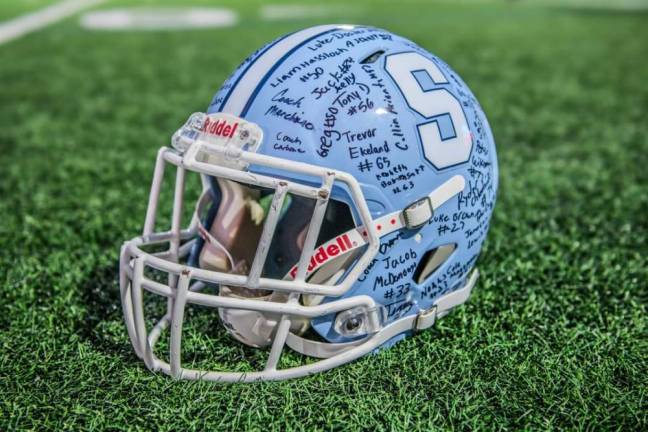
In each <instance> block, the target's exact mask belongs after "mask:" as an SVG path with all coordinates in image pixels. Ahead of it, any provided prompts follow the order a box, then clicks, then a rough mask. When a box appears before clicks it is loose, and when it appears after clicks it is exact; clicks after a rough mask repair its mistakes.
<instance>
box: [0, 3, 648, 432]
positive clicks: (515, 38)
mask: <svg viewBox="0 0 648 432" xmlns="http://www.w3.org/2000/svg"><path fill="white" fill-rule="evenodd" d="M147 3H151V4H153V2H147ZM166 3H167V4H171V2H170V1H167V2H166ZM207 3H209V2H206V1H203V2H198V3H195V4H207ZM126 4H129V2H127V1H119V2H117V1H115V2H109V3H108V5H126ZM176 4H177V3H176ZM219 4H229V6H231V7H232V8H234V9H236V10H238V11H239V12H240V13H241V21H240V22H239V24H238V25H237V26H236V27H233V28H229V29H218V30H207V31H187V32H119V33H110V32H89V31H86V30H83V29H81V28H80V27H79V26H78V20H77V19H76V18H71V19H68V20H66V21H64V22H62V23H59V24H57V25H54V26H52V27H49V28H47V29H45V30H43V31H41V32H38V33H35V34H31V35H29V36H27V37H24V38H22V39H20V40H16V41H13V42H11V43H9V44H6V45H3V46H0V245H2V247H1V248H0V345H1V347H2V349H1V350H0V430H3V431H4V430H7V431H8V430H17V429H34V430H95V429H97V430H99V429H110V430H150V429H153V430H173V431H185V430H207V429H210V430H242V429H249V430H402V429H415V430H429V429H462V430H467V429H481V430H493V429H508V430H511V429H513V430H515V429H535V430H547V429H576V430H646V429H647V428H648V414H647V413H648V409H647V405H648V403H647V391H646V389H647V388H648V385H647V384H648V379H647V376H648V375H647V372H648V371H647V361H648V347H647V341H648V337H647V333H646V322H647V321H648V320H647V318H646V300H647V291H648V290H647V285H648V282H647V277H648V270H647V267H648V258H647V255H648V216H647V214H648V156H647V155H648V122H647V121H646V118H647V115H648V84H647V81H646V79H647V78H648V76H647V75H646V73H647V71H648V14H646V13H637V12H634V13H630V12H620V11H615V10H603V9H596V10H592V9H578V8H575V7H572V8H557V7H542V6H540V5H538V4H537V3H531V4H530V5H527V4H526V3H522V2H511V3H506V2H477V3H461V4H458V5H453V4H450V3H436V2H423V1H420V2H419V1H399V2H386V1H385V2H373V3H367V2H362V3H361V2H354V3H353V5H354V6H353V8H346V9H341V10H342V11H345V12H344V13H343V14H337V15H336V14H335V12H334V14H333V15H332V16H331V17H328V18H318V19H303V20H289V21H280V22H272V23H270V22H264V21H262V20H261V19H260V18H259V14H258V12H257V11H258V9H259V6H260V4H259V3H252V2H250V3H242V2H229V3H227V2H219ZM327 4H334V3H330V2H327ZM346 4H348V3H346ZM3 7H4V13H5V14H9V15H10V14H12V13H10V12H9V11H10V10H13V9H11V8H10V7H7V6H6V5H5V6H0V14H2V13H3V12H2V11H3ZM345 14H346V15H345ZM5 16H6V15H5ZM321 21H333V22H342V21H351V22H358V23H363V24H371V25H376V26H379V27H384V28H387V29H389V30H391V31H393V32H396V33H401V34H403V35H405V36H407V37H409V38H410V39H412V40H414V41H415V42H417V43H418V44H420V45H422V46H424V47H426V48H427V49H429V50H430V51H432V52H434V53H436V54H438V55H439V56H441V57H442V58H443V59H445V60H446V61H447V62H448V63H450V64H451V65H452V66H453V67H454V68H455V69H456V70H457V71H458V72H459V73H460V74H461V75H462V76H463V78H464V79H465V80H466V81H467V82H468V84H469V85H470V87H471V88H472V89H473V91H474V92H475V93H476V95H477V96H478V98H479V100H480V102H481V103H482V105H483V107H484V109H485V111H486V113H487V114H488V116H489V119H490V122H491V125H492V128H493V131H494V134H495V138H496V142H497V145H498V153H499V162H500V174H501V181H500V191H499V195H498V202H497V206H496V209H495V216H494V219H493V222H492V225H491V231H490V234H489V238H488V240H487V242H486V245H485V249H484V251H483V254H482V256H481V258H480V260H479V263H478V266H479V268H480V269H481V272H482V277H481V279H480V281H479V284H478V286H477V288H476V289H475V291H474V295H473V297H472V298H471V300H470V302H469V303H467V304H466V305H465V306H463V307H461V308H460V309H458V310H457V311H455V312H453V313H452V314H451V315H449V316H448V317H446V318H444V319H443V320H441V321H440V322H439V323H438V325H437V326H436V327H435V328H434V329H432V330H430V331H426V332H424V333H421V334H419V335H417V337H415V338H411V339H408V340H407V341H405V342H402V343H400V344H398V345H397V346H395V347H394V348H393V349H391V350H389V351H385V352H381V353H379V354H377V355H373V356H369V357H366V358H364V359H361V360H360V361H357V362H355V363H353V364H350V365H347V366H344V367H341V368H338V369H335V370H333V371H329V372H326V373H323V374H319V375H316V376H312V377H309V378H306V379H301V380H295V381H288V382H281V383H258V384H253V385H217V384H210V383H200V382H178V381H173V380H171V379H169V378H168V377H166V376H164V375H155V374H152V373H151V372H149V371H148V370H146V368H145V367H144V365H143V363H142V362H141V361H139V360H138V359H137V358H136V357H135V355H134V353H133V352H132V350H131V346H130V343H129V340H128V337H127V334H126V330H125V327H124V325H123V322H122V318H121V310H120V303H119V294H118V284H117V258H118V253H119V246H120V244H121V242H122V241H123V240H125V239H127V238H130V237H132V236H134V235H136V234H137V233H138V231H139V230H140V229H141V224H142V222H143V217H144V212H145V203H146V197H147V194H148V187H149V185H150V179H151V174H152V169H153V161H154V157H155V154H156V151H157V149H158V147H159V146H160V145H166V144H167V143H168V140H169V137H170V135H171V134H172V133H173V131H174V130H175V129H176V128H177V127H178V126H179V125H180V124H181V123H182V122H183V121H184V120H185V119H186V117H187V115H188V113H191V112H194V111H200V110H204V109H205V107H206V105H207V103H208V101H209V100H210V98H211V96H212V94H213V92H215V90H216V89H217V88H218V86H219V85H220V83H221V82H222V81H223V79H224V78H225V77H226V76H227V74H228V73H229V71H231V70H232V69H233V68H234V67H235V66H236V64H237V63H238V62H239V61H240V60H242V59H243V58H244V57H245V56H246V55H247V54H249V53H250V52H252V51H253V50H254V49H256V48H257V47H258V46H260V45H261V44H262V43H264V42H266V41H268V40H269V39H271V38H274V37H276V36H278V35H280V34H283V33H285V32H288V31H293V30H296V29H298V28H301V27H305V26H310V25H314V24H317V23H319V22H321ZM166 199H168V197H167V198H166ZM147 307H148V308H149V309H151V310H153V309H156V307H157V305H155V304H154V303H153V302H150V303H149V304H148V306H147ZM188 325H189V328H188V329H187V334H186V336H185V337H186V340H187V343H188V345H189V346H190V348H192V349H193V350H194V357H193V359H194V360H193V361H195V362H196V363H201V364H204V365H207V366H219V365H221V363H220V362H221V361H225V360H227V361H229V362H230V363H233V364H234V367H236V368H239V369H240V370H245V368H247V367H254V366H256V365H258V363H259V362H260V361H261V360H262V358H263V354H259V353H254V352H253V351H252V350H247V349H244V348H241V347H240V346H238V345H237V344H236V343H233V342H231V341H229V339H228V338H227V337H226V336H224V335H223V334H222V332H219V331H218V330H216V328H217V326H218V319H217V317H216V315H215V314H214V313H209V312H208V311H205V310H202V309H201V310H198V309H197V310H195V311H194V310H192V311H191V314H190V318H189V324H188ZM205 333H206V336H205ZM244 354H247V355H252V365H251V366H250V365H246V363H244V362H243V360H242V357H243V355H244ZM215 358H218V359H219V360H218V361H216V360H214V359H215ZM283 361H284V364H287V363H290V362H293V361H295V362H296V361H299V359H298V358H296V356H294V355H293V356H291V355H287V356H285V360H283ZM286 362H287V363H286Z"/></svg>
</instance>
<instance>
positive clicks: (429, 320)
mask: <svg viewBox="0 0 648 432" xmlns="http://www.w3.org/2000/svg"><path fill="white" fill-rule="evenodd" d="M436 319H437V305H433V306H432V307H431V308H430V309H427V310H424V311H421V312H419V313H418V315H416V319H415V320H414V325H413V326H412V330H414V333H416V332H419V331H421V330H426V329H429V328H430V327H432V326H433V325H434V324H435V323H436Z"/></svg>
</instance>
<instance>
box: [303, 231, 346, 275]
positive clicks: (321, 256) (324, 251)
mask: <svg viewBox="0 0 648 432" xmlns="http://www.w3.org/2000/svg"><path fill="white" fill-rule="evenodd" d="M351 248H352V246H351V240H350V239H349V235H348V234H343V235H341V236H340V237H338V238H336V239H335V241H334V242H331V243H330V244H328V245H322V246H320V247H319V248H317V249H316V250H315V253H314V254H313V256H311V259H310V263H309V264H308V273H310V272H312V271H313V270H315V269H316V268H318V267H319V266H321V265H322V264H324V263H326V262H327V261H329V260H331V259H333V258H335V257H336V256H338V255H340V254H341V253H343V252H346V251H348V250H349V249H351ZM295 276H297V266H294V267H293V268H292V269H290V277H292V278H293V279H294V278H295Z"/></svg>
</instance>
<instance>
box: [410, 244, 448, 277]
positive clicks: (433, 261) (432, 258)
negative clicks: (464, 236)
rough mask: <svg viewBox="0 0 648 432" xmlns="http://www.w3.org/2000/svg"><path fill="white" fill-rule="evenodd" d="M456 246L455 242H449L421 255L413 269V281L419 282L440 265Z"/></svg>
mask: <svg viewBox="0 0 648 432" xmlns="http://www.w3.org/2000/svg"><path fill="white" fill-rule="evenodd" d="M456 248H457V244H456V243H449V244H445V245H441V246H438V247H435V248H434V249H430V250H428V251H427V252H425V254H424V255H423V258H422V259H421V261H420V262H419V265H418V266H417V267H416V270H415V271H414V282H416V283H417V284H419V285H420V284H421V283H423V282H425V280H426V279H428V278H429V277H430V276H432V274H433V273H434V272H435V271H436V269H438V268H439V267H441V265H442V264H443V263H444V262H446V261H447V260H448V258H450V255H452V252H454V250H455V249H456Z"/></svg>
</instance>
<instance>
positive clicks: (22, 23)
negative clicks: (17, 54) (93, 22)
mask: <svg viewBox="0 0 648 432" xmlns="http://www.w3.org/2000/svg"><path fill="white" fill-rule="evenodd" d="M105 1H106V0H64V1H62V2H60V3H56V4H53V5H52V6H48V7H46V8H43V9H40V10H37V11H35V12H31V13H28V14H25V15H21V16H19V17H17V18H14V19H10V20H8V21H5V22H1V23H0V45H2V44H4V43H7V42H9V41H10V40H13V39H16V38H19V37H21V36H24V35H26V34H28V33H31V32H35V31H37V30H40V29H42V28H44V27H47V26H48V25H50V24H53V23H55V22H57V21H60V20H62V19H64V18H67V17H69V16H70V15H74V14H75V13H77V12H79V11H80V10H83V9H86V8H89V7H92V6H96V5H98V4H100V3H103V2H105Z"/></svg>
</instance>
